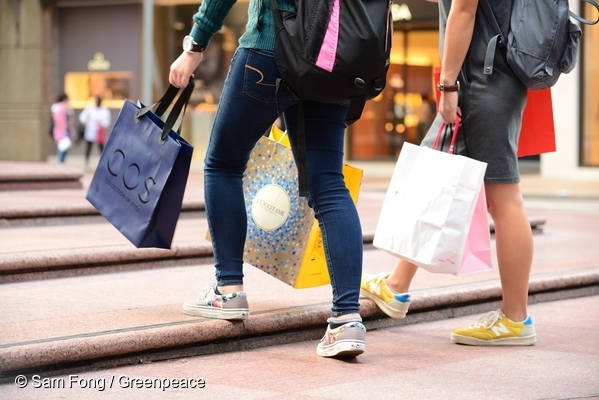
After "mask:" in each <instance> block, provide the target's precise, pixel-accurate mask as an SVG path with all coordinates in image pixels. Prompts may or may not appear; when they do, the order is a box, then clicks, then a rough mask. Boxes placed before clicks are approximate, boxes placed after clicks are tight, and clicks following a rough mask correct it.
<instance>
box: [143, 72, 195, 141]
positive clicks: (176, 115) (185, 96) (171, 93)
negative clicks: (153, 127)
mask: <svg viewBox="0 0 599 400" xmlns="http://www.w3.org/2000/svg"><path fill="white" fill-rule="evenodd" d="M194 87H195V81H194V80H193V78H192V77H190V78H189V82H188V83H187V86H186V87H185V88H183V90H182V91H181V89H179V88H177V87H175V86H173V85H169V87H168V89H167V90H166V93H165V94H164V95H163V96H162V97H161V98H160V100H158V101H157V102H156V103H154V104H152V105H151V106H147V107H143V108H141V109H139V110H138V111H137V113H135V118H136V119H137V120H139V119H140V118H141V117H143V116H144V115H145V114H146V113H147V112H148V111H150V110H152V109H154V107H156V111H155V114H156V115H157V116H158V117H160V118H161V119H162V116H163V115H164V113H165V112H166V110H167V109H168V107H169V106H170V105H171V104H172V102H173V100H174V98H175V96H176V95H177V93H179V92H180V91H181V95H180V96H179V98H178V99H177V102H176V103H175V105H174V106H173V108H172V110H171V112H170V113H169V115H168V117H167V119H166V122H165V123H164V127H163V128H162V134H161V135H160V140H161V142H164V141H165V140H166V137H167V136H168V134H169V133H170V131H171V130H172V129H173V127H174V126H175V124H176V123H177V121H178V120H179V119H180V117H181V116H182V114H185V110H186V109H187V104H188V103H189V99H190V98H191V93H192V92H193V90H194ZM182 112H183V113H182ZM180 130H181V126H180V125H179V128H178V129H177V131H176V132H177V133H179V134H180Z"/></svg>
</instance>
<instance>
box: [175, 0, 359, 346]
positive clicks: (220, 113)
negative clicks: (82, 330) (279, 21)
mask: <svg viewBox="0 0 599 400" xmlns="http://www.w3.org/2000/svg"><path fill="white" fill-rule="evenodd" d="M234 3H235V1H234V0H204V2H203V3H202V5H201V6H200V8H199V11H198V12H197V13H196V14H195V15H194V26H193V28H192V30H191V32H190V34H189V35H188V36H187V37H186V38H185V40H184V51H183V52H182V53H181V55H180V56H179V57H178V58H177V60H175V61H174V62H173V64H172V65H171V70H170V75H169V81H170V83H171V84H172V85H174V86H176V87H184V86H185V85H186V84H187V82H188V80H189V77H190V76H192V75H193V72H194V71H195V69H196V68H197V67H198V65H199V64H200V61H201V60H202V57H203V51H204V49H205V48H206V46H208V45H209V42H210V39H211V37H212V36H213V35H214V33H216V32H217V31H218V30H219V29H220V28H221V26H222V23H223V21H224V19H225V17H226V16H227V14H228V13H229V11H230V9H231V7H232V6H233V4H234ZM278 3H279V7H280V8H282V9H287V10H293V9H294V7H295V5H294V1H293V0H278ZM274 43H275V33H274V21H273V15H272V10H271V6H270V0H251V2H250V6H249V11H248V23H247V26H246V33H245V34H244V35H243V36H242V37H241V38H240V39H239V47H238V48H237V50H236V51H235V54H234V56H233V58H232V60H231V66H230V69H229V72H228V75H227V78H226V80H225V85H224V88H223V92H222V95H221V99H220V102H219V104H218V109H217V112H216V116H215V119H214V124H213V127H212V130H211V134H210V141H209V145H208V150H207V154H206V159H205V168H204V185H205V201H206V215H207V219H208V227H209V230H210V235H211V240H212V245H213V251H214V259H215V270H216V271H215V275H216V282H209V283H208V284H206V285H205V286H204V288H203V290H202V291H201V293H200V296H199V297H198V298H197V299H195V300H191V301H187V302H185V303H184V305H183V311H184V312H185V313H187V314H190V315H194V316H200V317H206V318H220V319H229V320H233V319H245V318H248V317H249V314H250V312H249V306H248V301H247V296H246V293H245V292H244V291H243V277H244V275H243V249H244V244H245V236H246V231H247V215H246V210H245V201H244V195H243V186H242V179H243V175H244V171H245V169H246V166H247V163H248V159H249V156H250V152H251V151H252V149H253V148H254V146H255V145H256V143H257V142H258V140H259V139H260V138H261V137H262V135H263V134H264V132H266V131H268V130H269V128H270V127H271V126H272V125H273V123H274V122H275V120H276V119H277V117H278V111H280V112H282V113H283V115H284V119H285V124H286V126H287V129H288V132H287V133H288V134H289V138H290V140H291V143H292V144H293V143H296V138H297V132H296V127H297V125H298V100H299V99H298V98H297V97H296V96H295V95H294V94H293V93H291V92H289V91H287V90H285V89H284V88H282V87H281V88H279V90H278V92H276V80H277V78H280V74H279V71H278V69H277V65H276V63H275V60H274V53H273V51H274ZM347 112H348V107H347V106H346V105H341V104H325V103H318V102H313V101H304V116H305V119H304V121H305V135H306V147H307V153H306V161H307V162H306V163H307V169H308V171H307V172H308V177H307V178H308V191H309V194H308V197H307V199H308V204H309V205H310V207H311V208H312V209H313V210H314V214H315V216H316V219H317V220H318V223H319V226H320V229H321V232H322V239H323V246H324V250H325V255H326V260H327V267H328V270H329V274H330V278H331V286H332V292H333V293H332V296H333V298H332V303H333V306H332V310H331V311H332V312H331V317H330V318H329V319H328V323H329V325H328V327H327V331H326V333H325V335H324V337H323V339H322V340H321V342H320V343H319V345H318V347H317V354H318V355H320V356H323V357H342V356H356V355H358V354H361V353H362V352H363V351H364V349H365V332H366V329H365V328H364V325H363V324H362V322H361V321H362V320H361V318H360V314H359V301H358V300H359V295H360V277H361V273H362V253H363V247H362V230H361V225H360V221H359V216H358V213H357V210H356V207H355V205H354V203H353V201H352V199H351V197H350V194H349V191H348V189H347V188H346V186H345V183H344V180H343V174H342V166H343V148H344V136H345V129H346V124H345V117H346V115H347Z"/></svg>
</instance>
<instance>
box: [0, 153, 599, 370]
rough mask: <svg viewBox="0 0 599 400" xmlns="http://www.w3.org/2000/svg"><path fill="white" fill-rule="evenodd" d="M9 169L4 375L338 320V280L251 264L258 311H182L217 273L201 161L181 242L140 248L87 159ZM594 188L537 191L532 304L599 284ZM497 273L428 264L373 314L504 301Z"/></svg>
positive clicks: (260, 340)
mask: <svg viewBox="0 0 599 400" xmlns="http://www.w3.org/2000/svg"><path fill="white" fill-rule="evenodd" d="M6 165H8V167H6V168H5V166H6ZM0 171H1V172H0V177H1V178H2V179H0V185H1V184H2V182H12V183H11V186H8V185H6V186H5V188H6V189H5V190H3V191H0V309H2V320H1V321H0V381H1V380H5V381H7V380H9V379H10V377H11V376H14V375H15V374H17V373H20V372H26V371H29V372H31V371H46V372H51V371H65V370H69V369H75V370H76V369H86V368H98V367H102V366H114V365H123V364H135V363H144V362H150V361H152V360H162V359H169V358H177V357H184V356H190V355H201V354H210V353H214V352H222V351H229V350H239V349H247V348H252V347H258V346H266V345H272V344H279V343H287V342H293V341H301V340H312V339H317V338H319V337H320V336H321V335H322V333H323V332H324V327H325V323H326V318H327V317H328V315H329V310H330V298H331V290H330V286H329V285H326V286H321V287H317V288H311V289H302V290H296V289H292V288H291V287H289V286H287V285H285V284H283V283H282V282H280V281H278V280H276V279H274V278H272V277H270V276H269V275H266V274H264V273H263V272H261V271H259V270H257V269H255V268H253V267H251V266H246V268H245V270H244V272H245V275H246V278H245V287H246V291H247V292H248V296H249V301H250V310H251V313H252V317H251V318H250V319H249V320H248V321H244V322H227V321H220V320H207V319H202V318H195V317H190V316H187V315H184V314H183V313H182V312H181V304H182V302H183V301H184V300H187V299H190V298H193V297H194V296H196V295H197V294H198V293H199V290H200V289H201V287H202V286H203V285H204V284H205V283H206V282H207V281H209V280H213V279H214V268H213V265H212V259H211V257H212V248H211V245H210V243H209V242H208V241H206V240H205V239H204V237H205V232H206V230H207V227H206V220H205V216H204V213H203V212H204V210H203V184H202V175H201V173H192V175H191V176H190V179H189V182H188V186H187V191H186V194H185V198H184V203H183V211H182V215H181V218H180V221H179V224H178V226H177V231H176V233H175V238H174V241H173V246H172V249H170V250H162V249H136V248H135V247H133V246H132V245H131V244H130V243H129V242H128V241H127V240H126V239H125V238H124V237H123V236H122V235H121V234H120V233H119V232H118V231H117V230H116V229H115V228H113V227H112V226H111V225H110V224H109V223H108V222H106V221H105V220H104V218H103V217H101V216H100V215H98V213H97V212H96V211H95V209H93V207H92V206H91V205H90V204H89V203H88V202H87V201H86V200H85V190H86V185H87V184H88V182H89V179H90V177H91V176H90V175H89V174H83V172H82V171H81V170H77V169H70V168H64V167H62V166H58V165H54V164H46V163H42V164H28V165H27V166H26V167H24V168H23V169H22V170H21V169H20V168H18V166H15V164H14V163H8V164H7V163H2V162H0ZM365 172H366V173H365V179H364V182H363V186H362V192H361V194H360V199H359V201H358V211H359V213H360V216H361V222H362V227H363V232H364V243H365V256H364V270H365V271H366V272H369V273H379V272H384V271H388V270H390V268H391V267H392V265H393V262H394V259H393V257H391V256H389V255H387V254H386V253H384V252H382V251H380V250H377V249H375V248H373V247H372V246H371V244H370V243H371V241H372V237H373V234H374V229H375V227H376V221H377V218H378V212H379V210H380V206H381V204H382V201H383V198H384V194H385V193H384V187H385V186H386V183H387V182H388V179H389V176H387V177H386V178H384V177H383V178H382V177H381V176H376V177H374V176H373V177H372V178H370V177H369V174H368V173H367V172H368V171H365ZM44 174H45V175H44ZM40 176H53V178H52V179H50V178H48V180H44V179H42V178H40ZM385 179H386V181H385ZM27 181H29V182H27ZM33 182H35V184H32V183H33ZM56 182H62V183H61V185H58V184H56ZM77 186H78V187H77ZM7 189H8V190H7ZM529 190H530V192H534V191H535V190H536V189H535V188H534V187H531V188H529ZM571 190H572V189H571ZM597 192H599V189H598V190H597ZM585 196H586V197H585ZM585 196H583V199H582V202H581V203H575V204H574V205H573V206H572V204H573V203H571V202H569V203H564V204H567V205H568V206H567V207H565V206H560V205H559V204H558V205H557V206H556V207H546V208H545V207H544V206H543V204H545V205H547V204H550V203H549V202H547V201H546V200H543V199H540V203H539V199H536V200H535V201H536V202H537V203H536V208H531V209H530V215H531V217H530V220H531V225H533V227H535V228H536V229H535V232H536V233H537V234H536V235H535V242H536V243H535V244H536V251H537V253H536V257H535V264H534V269H533V276H532V279H531V302H535V301H546V300H551V299H558V298H568V297H576V296H586V295H591V294H598V293H599V253H598V252H597V251H596V244H597V243H599V233H598V232H597V229H596V226H598V224H599V201H596V199H595V197H589V196H588V195H587V192H585ZM589 199H590V200H589ZM597 199H599V197H598V198H597ZM551 204H552V203H551ZM560 204H561V203H560ZM541 213H542V215H540V214H541ZM491 228H492V226H491ZM494 257H495V255H494ZM494 262H495V265H496V261H495V260H494ZM497 278H498V273H497V270H496V269H495V270H493V271H489V272H485V273H479V274H474V275H468V276H462V277H455V276H449V275H438V274H430V273H428V272H426V271H419V272H418V274H417V275H416V278H415V280H414V282H413V291H412V293H413V302H412V304H411V308H410V313H409V314H408V317H407V318H406V319H405V320H401V321H396V320H391V319H389V318H387V317H386V316H384V315H383V314H382V313H380V312H379V311H378V309H377V308H376V306H374V304H373V303H372V302H371V301H369V300H363V301H362V309H361V313H362V316H363V318H364V319H365V321H366V325H367V328H368V329H370V330H372V329H378V328H383V327H388V326H396V325H402V324H411V323H417V322H422V321H430V320H435V319H442V318H451V317H454V316H459V315H464V314H471V313H481V312H486V311H488V310H489V309H492V308H495V307H497V305H498V300H499V299H500V295H501V292H500V286H499V281H498V279H497Z"/></svg>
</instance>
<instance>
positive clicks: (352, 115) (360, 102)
mask: <svg viewBox="0 0 599 400" xmlns="http://www.w3.org/2000/svg"><path fill="white" fill-rule="evenodd" d="M364 104H366V96H354V97H352V98H351V99H350V101H349V110H348V112H347V117H345V123H346V124H347V125H351V124H353V123H354V122H356V121H357V120H359V119H360V117H361V116H362V111H364Z"/></svg>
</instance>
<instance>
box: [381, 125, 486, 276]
mask: <svg viewBox="0 0 599 400" xmlns="http://www.w3.org/2000/svg"><path fill="white" fill-rule="evenodd" d="M439 118H440V116H439V115H438V116H437V124H433V128H431V129H437V128H436V126H438V123H439ZM459 122H460V121H459V119H458V120H456V124H455V125H454V127H453V129H451V126H448V125H446V124H443V123H441V125H440V126H439V127H438V130H437V135H436V136H435V139H434V143H433V148H434V149H431V148H427V147H423V146H415V145H413V144H411V143H405V144H404V145H403V147H402V150H401V153H400V155H399V158H398V160H397V164H396V167H395V171H394V173H393V176H392V178H391V182H390V184H389V188H388V190H387V194H386V195H385V200H384V202H383V206H382V209H381V213H380V216H379V220H378V223H377V227H376V231H375V235H374V240H373V245H374V246H375V247H377V248H379V249H381V250H384V251H386V252H388V253H390V254H392V255H394V256H396V257H399V258H402V259H404V260H407V261H409V262H411V263H413V264H416V265H418V266H419V267H421V268H424V269H426V270H427V271H430V272H435V273H449V274H454V275H461V274H465V273H470V272H478V271H485V270H489V269H491V253H490V232H489V226H488V222H487V215H486V199H485V197H484V196H485V192H484V187H483V179H484V174H485V170H486V163H483V162H480V161H477V160H473V159H470V158H467V157H463V156H459V155H454V154H450V153H444V152H442V151H438V150H436V149H440V147H441V144H442V143H443V142H444V138H443V136H444V135H445V134H447V131H448V130H449V131H451V139H450V146H449V151H450V152H451V153H453V152H454V150H455V144H456V141H457V136H458V131H459V126H460V124H459ZM475 211H476V213H475ZM475 215H476V218H475V217H474V216H475Z"/></svg>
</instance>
